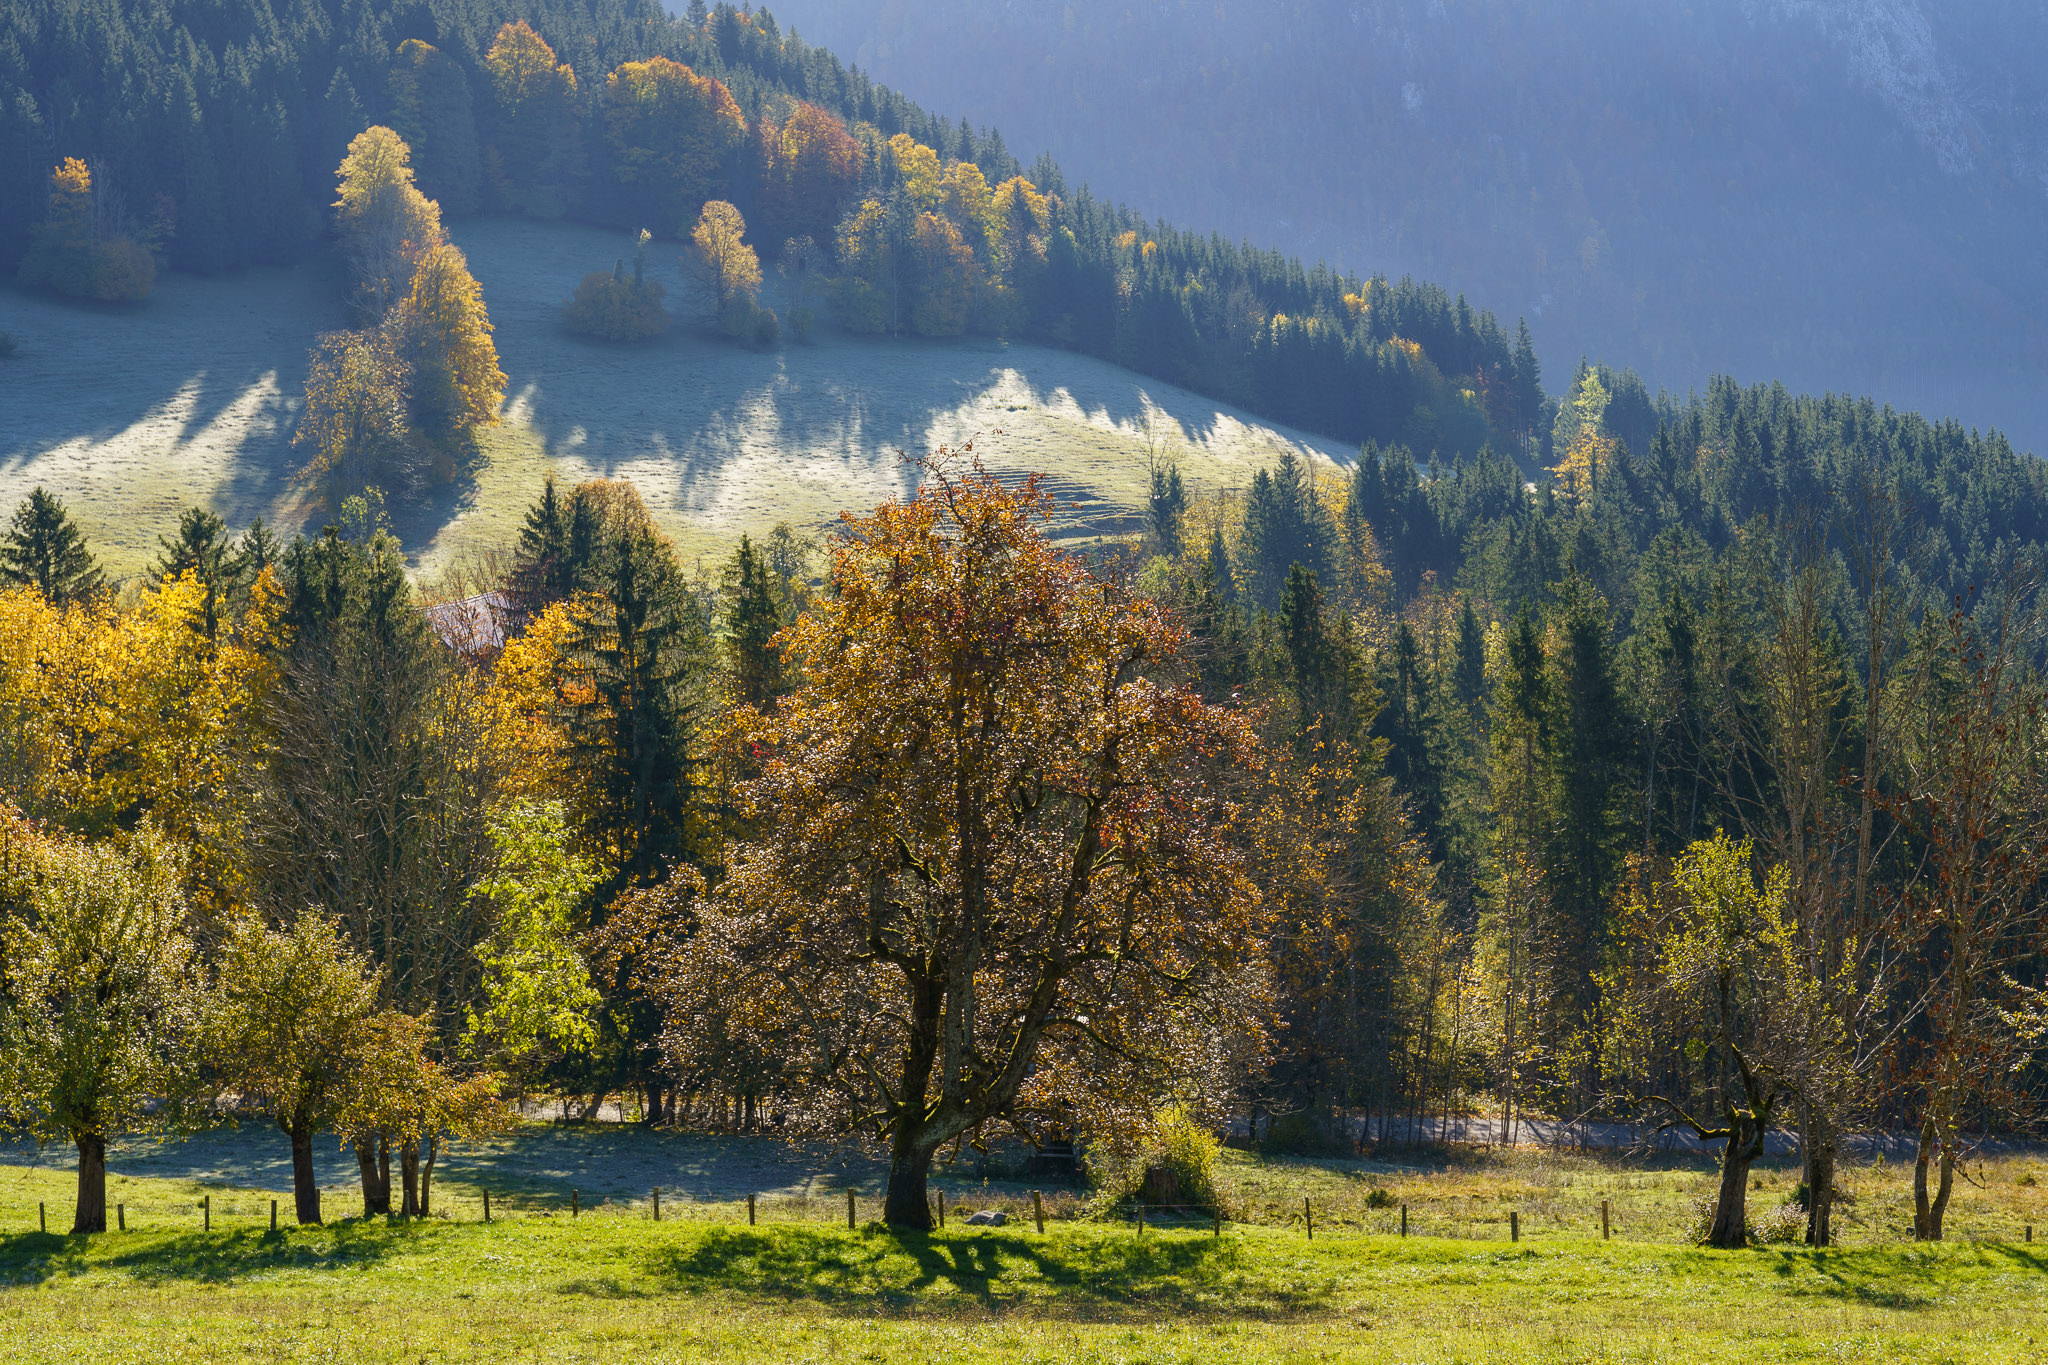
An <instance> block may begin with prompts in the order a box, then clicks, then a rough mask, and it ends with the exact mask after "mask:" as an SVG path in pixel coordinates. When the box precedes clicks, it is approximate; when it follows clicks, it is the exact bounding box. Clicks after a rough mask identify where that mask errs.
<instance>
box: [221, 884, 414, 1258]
mask: <svg viewBox="0 0 2048 1365" xmlns="http://www.w3.org/2000/svg"><path fill="white" fill-rule="evenodd" d="M216 970H217V972H218V976H219V984H218V986H217V987H216V988H215V992H214V997H213V1000H212V1002H211V1003H212V1009H211V1014H212V1018H211V1020H210V1023H209V1027H208V1030H207V1032H208V1038H209V1042H210V1044H211V1048H212V1051H213V1054H214V1057H215V1059H216V1060H215V1065H216V1067H217V1069H218V1073H219V1074H220V1075H221V1076H222V1077H223V1079H224V1080H225V1081H226V1082H227V1084H228V1085H229V1086H230V1087H231V1088H232V1089H233V1090H234V1091H235V1093H236V1094H238V1095H239V1096H240V1097H241V1099H242V1102H243V1103H244V1104H246V1105H248V1106H250V1107H252V1108H254V1109H255V1110H256V1111H258V1112H260V1113H262V1114H264V1115H266V1116H267V1117H269V1118H270V1119H271V1120H273V1121H274V1122H275V1123H276V1124H277V1126H278V1127H279V1128H280V1129H282V1130H283V1131H284V1133H285V1135H286V1136H287V1137H289V1138H290V1139H291V1145H292V1196H293V1203H294V1205H295V1206H296V1212H297V1214H298V1220H299V1222H300V1223H302V1224H304V1223H318V1222H319V1221H320V1181H319V1177H318V1174H317V1173H316V1172H315V1170H314V1168H313V1138H314V1136H315V1135H316V1134H318V1133H321V1132H324V1131H327V1130H328V1129H330V1128H331V1127H333V1125H334V1123H335V1120H336V1119H337V1118H338V1117H339V1116H340V1114H341V1112H342V1109H343V1107H344V1106H345V1104H346V1103H347V1099H348V1095H349V1084H350V1077H351V1075H352V1073H354V1072H355V1071H356V1070H357V1069H359V1068H360V1067H362V1066H363V1065H364V1064H365V1059H364V1057H363V1044H364V1028H365V1025H366V1024H367V1023H368V1021H369V1020H370V1018H371V1017H372V1016H373V1015H374V1014H375V1013H376V1012H377V996H378V984H377V978H376V974H375V972H374V970H373V969H372V968H371V965H370V962H369V959H368V958H367V957H365V956H364V955H362V954H360V953H357V952H355V951H353V950H351V949H350V947H349V945H348V943H347V940H345V939H344V938H343V937H342V934H341V931H340V929H339V928H338V927H337V926H336V925H335V924H334V922H333V921H332V920H330V919H328V918H327V917H326V916H324V915H322V914H320V913H319V912H317V911H313V910H304V911H301V912H300V913H299V915H298V917H297V918H296V919H294V920H293V921H292V922H291V924H290V925H289V927H287V928H285V929H283V930H281V931H279V930H272V929H268V928H266V927H264V924H263V922H262V921H261V920H260V919H258V918H256V917H255V916H253V915H251V916H245V917H243V918H242V919H240V920H238V921H237V922H236V923H235V924H234V926H233V927H232V928H231V929H230V930H229V931H228V935H227V939H226V941H225V942H224V943H223V944H222V945H221V949H220V956H219V960H218V964H217V968H216Z"/></svg>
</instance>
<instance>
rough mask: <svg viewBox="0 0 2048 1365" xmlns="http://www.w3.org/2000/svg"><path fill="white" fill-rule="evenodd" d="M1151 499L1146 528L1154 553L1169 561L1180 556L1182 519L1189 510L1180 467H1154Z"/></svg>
mask: <svg viewBox="0 0 2048 1365" xmlns="http://www.w3.org/2000/svg"><path fill="white" fill-rule="evenodd" d="M1151 482H1152V488H1151V496H1150V498H1149V500H1148V501H1147V503H1146V508H1145V521H1146V528H1147V529H1148V530H1150V531H1151V533H1152V546H1153V549H1154V550H1155V552H1157V553H1159V554H1162V555H1166V556H1168V557H1169V558H1170V557H1172V556H1174V555H1178V554H1179V553H1180V519H1181V517H1182V515H1183V514H1185V513H1186V511H1187V510H1188V491H1187V487H1186V485H1185V484H1183V483H1182V482H1181V477H1180V466H1179V465H1177V464H1166V465H1163V466H1162V465H1154V466H1153V468H1152V480H1151Z"/></svg>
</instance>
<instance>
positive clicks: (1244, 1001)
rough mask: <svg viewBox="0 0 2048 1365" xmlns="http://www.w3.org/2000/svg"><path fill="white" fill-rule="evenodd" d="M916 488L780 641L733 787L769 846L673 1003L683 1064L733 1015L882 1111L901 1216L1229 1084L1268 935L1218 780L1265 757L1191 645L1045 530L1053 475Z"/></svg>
mask: <svg viewBox="0 0 2048 1365" xmlns="http://www.w3.org/2000/svg"><path fill="white" fill-rule="evenodd" d="M924 474H925V478H924V486H923V488H922V489H921V490H920V491H919V493H918V494H917V496H916V497H914V498H911V499H908V500H905V501H902V502H894V503H888V504H884V505H883V506H882V507H880V508H878V509H877V510H876V511H875V512H874V513H873V514H872V515H869V516H866V517H858V518H853V517H849V518H848V520H847V522H846V527H847V535H846V537H845V539H844V541H843V542H842V545H841V547H840V548H839V549H837V550H836V551H835V553H834V558H833V565H832V591H831V592H830V593H829V594H828V595H826V596H825V597H823V598H821V599H820V600H819V602H818V603H817V605H816V606H815V607H814V609H813V610H811V611H810V612H808V613H806V614H805V615H803V616H802V617H800V618H798V620H797V621H796V623H795V624H794V625H792V626H791V627H790V628H789V629H788V631H787V632H786V634H785V637H784V648H785V650H786V652H787V654H788V655H789V656H791V657H793V658H794V659H795V660H797V666H798V668H799V669H800V672H801V676H802V678H803V681H802V683H801V685H799V686H798V687H797V689H796V690H795V692H794V693H792V694H791V695H790V696H789V697H788V698H787V699H786V700H785V701H783V702H782V704H781V705H780V706H778V707H777V708H775V709H774V710H773V711H772V712H770V713H769V714H766V715H763V716H762V717H761V718H760V721H759V724H758V727H757V728H756V730H755V731H754V734H753V738H752V742H753V744H754V746H755V747H756V749H757V751H758V752H759V754H760V755H761V756H762V770H761V776H760V777H759V778H758V779H756V780H754V781H752V782H750V783H748V784H747V785H746V787H745V789H744V792H743V795H742V801H743V804H744V807H745V810H746V812H747V813H748V814H749V815H750V816H751V817H752V818H753V819H755V820H757V821H758V822H759V828H760V829H761V830H762V831H763V834H762V837H761V838H759V839H758V840H756V841H753V842H749V843H746V844H744V845H743V846H741V847H738V848H736V849H734V850H733V852H732V854H731V857H730V872H729V874H728V876H727V879H726V881H725V883H724V885H723V887H722V888H721V890H720V893H719V895H718V896H717V898H716V899H715V901H713V902H712V903H710V904H709V905H706V906H705V907H704V908H703V910H702V913H701V918H700V920H699V929H698V932H697V933H696V935H695V936H694V937H692V938H691V939H690V941H689V943H688V944H687V946H686V947H685V948H684V949H683V951H682V952H681V953H680V955H679V956H678V958H677V960H676V962H675V964H674V968H673V971H672V974H671V975H670V976H669V978H668V979H667V980H666V982H665V983H664V985H663V988H662V993H663V995H664V997H665V999H666V1000H667V1002H668V1005H669V1009H668V1012H667V1013H668V1019H669V1028H670V1032H669V1033H668V1035H667V1037H666V1039H665V1046H666V1048H667V1049H668V1050H669V1052H670V1054H671V1055H672V1056H674V1057H676V1058H678V1059H681V1058H683V1057H686V1056H687V1055H688V1054H689V1053H690V1050H691V1049H692V1048H693V1047H694V1046H695V1045H696V1030H697V1029H698V1028H699V1025H700V1021H705V1020H708V1019H713V1018H715V1020H716V1026H717V1027H719V1028H721V1029H737V1030H739V1031H740V1032H742V1033H745V1034H749V1035H751V1036H752V1037H753V1038H754V1040H755V1042H756V1043H757V1045H759V1046H760V1047H761V1049H762V1050H763V1051H765V1052H767V1053H769V1054H771V1055H774V1056H777V1057H780V1058H783V1059H785V1061H786V1063H787V1064H788V1067H789V1070H788V1072H787V1074H786V1081H787V1084H788V1086H789V1088H790V1091H791V1099H792V1101H793V1102H794V1103H795V1104H796V1105H797V1106H798V1108H799V1109H800V1110H801V1111H803V1112H806V1113H808V1114H809V1115H811V1116H812V1117H813V1118H814V1119H816V1120H818V1121H820V1122H823V1123H826V1124H830V1123H835V1122H836V1123H845V1122H848V1121H852V1120H856V1119H859V1120H863V1121H867V1122H872V1123H873V1125H874V1126H875V1127H876V1128H877V1129H879V1130H880V1131H881V1132H882V1134H883V1135H885V1136H886V1137H887V1139H888V1141H889V1143H890V1150H891V1174H890V1188H889V1200H888V1207H887V1211H886V1217H887V1218H888V1219H889V1221H890V1222H892V1223H896V1224H899V1225H903V1226H912V1227H924V1226H928V1224H929V1219H930V1213H929V1211H928V1209H927V1207H926V1203H925V1173H926V1170H927V1168H928V1166H929V1163H930V1161H931V1158H932V1156H933V1154H934V1153H935V1152H936V1151H937V1149H938V1147H939V1145H940V1144H941V1143H944V1142H950V1141H952V1140H954V1139H955V1138H958V1137H961V1136H962V1135H964V1134H968V1133H974V1132H979V1131H980V1130H982V1129H983V1128H985V1127H987V1126H989V1125H993V1124H1006V1125H1009V1126H1011V1127H1014V1128H1018V1129H1021V1130H1023V1131H1024V1132H1026V1133H1027V1134H1030V1135H1033V1136H1037V1135H1043V1134H1046V1133H1048V1132H1051V1131H1054V1130H1058V1129H1063V1128H1068V1127H1071V1125H1073V1124H1075V1123H1079V1122H1086V1123H1087V1124H1089V1125H1091V1126H1096V1127H1115V1126H1118V1125H1123V1126H1126V1127H1128V1126H1130V1125H1133V1124H1138V1123H1143V1122H1147V1121H1149V1119H1150V1115H1151V1113H1152V1109H1153V1097H1154V1096H1156V1095H1157V1094H1159V1093H1161V1092H1162V1091H1173V1092H1176V1093H1182V1094H1185V1095H1187V1096H1189V1097H1195V1096H1202V1095H1219V1094H1221V1093H1222V1092H1223V1091H1225V1090H1226V1089H1227V1088H1228V1082H1229V1073H1230V1067H1231V1064H1232V1062H1233V1061H1242V1060H1245V1059H1246V1056H1247V1054H1248V1053H1249V1052H1252V1051H1255V1050H1256V1040H1257V1037H1258V1032H1259V1028H1258V1022H1257V1020H1258V1010H1257V1008H1256V1001H1257V998H1258V995H1259V981H1260V977H1261V970H1262V968H1261V951H1262V944H1263V939H1262V934H1263V920H1262V917H1261V911H1260V898H1259V896H1258V894H1257V892H1256V891H1255V889H1254V888H1253V886H1252V885H1251V882H1250V880H1249V879H1248V878H1247V876H1246V875H1245V869H1244V866H1243V863H1242V861H1241V858H1240V855H1239V853H1238V852H1237V850H1236V848H1235V846H1234V844H1233V841H1232V839H1231V838H1230V830H1231V828H1232V824H1233V822H1234V820H1235V819H1236V808H1235V806H1234V805H1233V803H1232V801H1231V800H1230V799H1229V797H1228V795H1227V793H1226V790H1225V788H1224V787H1223V786H1222V785H1220V784H1219V782H1218V778H1219V776H1220V775H1221V774H1222V773H1223V772H1224V771H1225V770H1227V769H1229V768H1231V767H1236V766H1241V765H1245V764H1248V763H1251V762H1253V761H1255V754H1256V748H1257V746H1256V743H1255V741H1254V739H1253V736H1252V733H1251V730H1250V727H1249V725H1248V723H1247V720H1246V718H1245V717H1244V716H1242V715H1240V714H1237V713H1235V712H1233V711H1231V710H1229V709H1225V708H1219V707H1216V706H1212V705H1209V704H1208V703H1206V702H1204V701H1203V700H1202V699H1201V697H1200V696H1199V695H1198V694H1197V693H1196V692H1195V691H1194V690H1192V689H1191V688H1189V687H1188V686H1186V685H1185V683H1184V682H1182V681H1181V680H1180V678H1179V676H1178V674H1177V672H1176V669H1177V667H1178V665H1179V661H1180V658H1181V654H1182V651H1183V649H1184V647H1185V643H1186V637H1185V634H1184V632H1183V631H1182V628H1181V627H1180V626H1179V625H1178V624H1177V623H1176V622H1175V621H1174V619H1173V618H1172V616H1171V615H1170V614H1169V613H1167V612H1166V611H1165V610H1163V609H1162V608H1160V607H1158V606H1156V605H1154V604H1153V603H1151V602H1148V601H1145V600H1144V599H1142V598H1137V597H1134V596H1132V595H1131V594H1129V593H1128V592H1127V591H1126V590H1125V589H1124V588H1122V587H1121V586H1119V585H1118V584H1116V583H1115V582H1113V581H1109V580H1106V579H1102V578H1098V577H1096V576H1094V575H1091V574H1090V573H1089V572H1088V571H1087V570H1086V569H1085V568H1084V567H1083V566H1081V565H1080V564H1078V563H1076V562H1074V561H1073V560H1072V559H1070V558H1068V557H1067V556H1066V555H1064V554H1063V553H1061V552H1060V551H1059V550H1057V549H1056V548H1055V547H1054V546H1053V545H1052V544H1051V543H1049V542H1048V541H1047V540H1046V539H1045V538H1044V536H1043V534H1042V533H1041V531H1040V529H1039V523H1041V522H1042V520H1043V518H1044V517H1045V516H1046V515H1047V513H1048V512H1049V510H1050V500H1049V499H1048V498H1047V496H1046V494H1045V493H1044V492H1043V490H1042V489H1041V488H1040V486H1039V485H1038V484H1037V482H1036V481H1035V480H1027V481H1026V482H1025V483H1023V484H1022V485H1021V486H1018V487H1005V486H1004V485H1003V483H1002V482H1001V481H1000V480H998V479H997V478H996V477H995V476H994V475H993V474H990V473H988V472H986V471H985V470H983V469H981V468H980V467H978V466H972V467H966V468H963V467H961V466H960V465H959V464H958V463H956V462H955V461H953V460H949V459H945V458H943V457H941V458H940V459H938V460H935V461H934V462H932V463H931V464H929V465H928V466H927V467H926V469H925V471H924ZM707 1026H709V1025H707ZM870 1116H872V1117H870Z"/></svg>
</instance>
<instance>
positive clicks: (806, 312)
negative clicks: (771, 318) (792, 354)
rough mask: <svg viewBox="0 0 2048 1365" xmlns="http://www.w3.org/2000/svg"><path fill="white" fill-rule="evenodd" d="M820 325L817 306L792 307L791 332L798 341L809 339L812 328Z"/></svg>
mask: <svg viewBox="0 0 2048 1365" xmlns="http://www.w3.org/2000/svg"><path fill="white" fill-rule="evenodd" d="M817 325H818V312H817V310H816V309H815V308H792V309H790V310H789V334H790V335H791V336H793V337H795V338H796V339H797V340H798V341H809V340H810V339H811V329H812V328H814V327H816V326H817Z"/></svg>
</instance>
